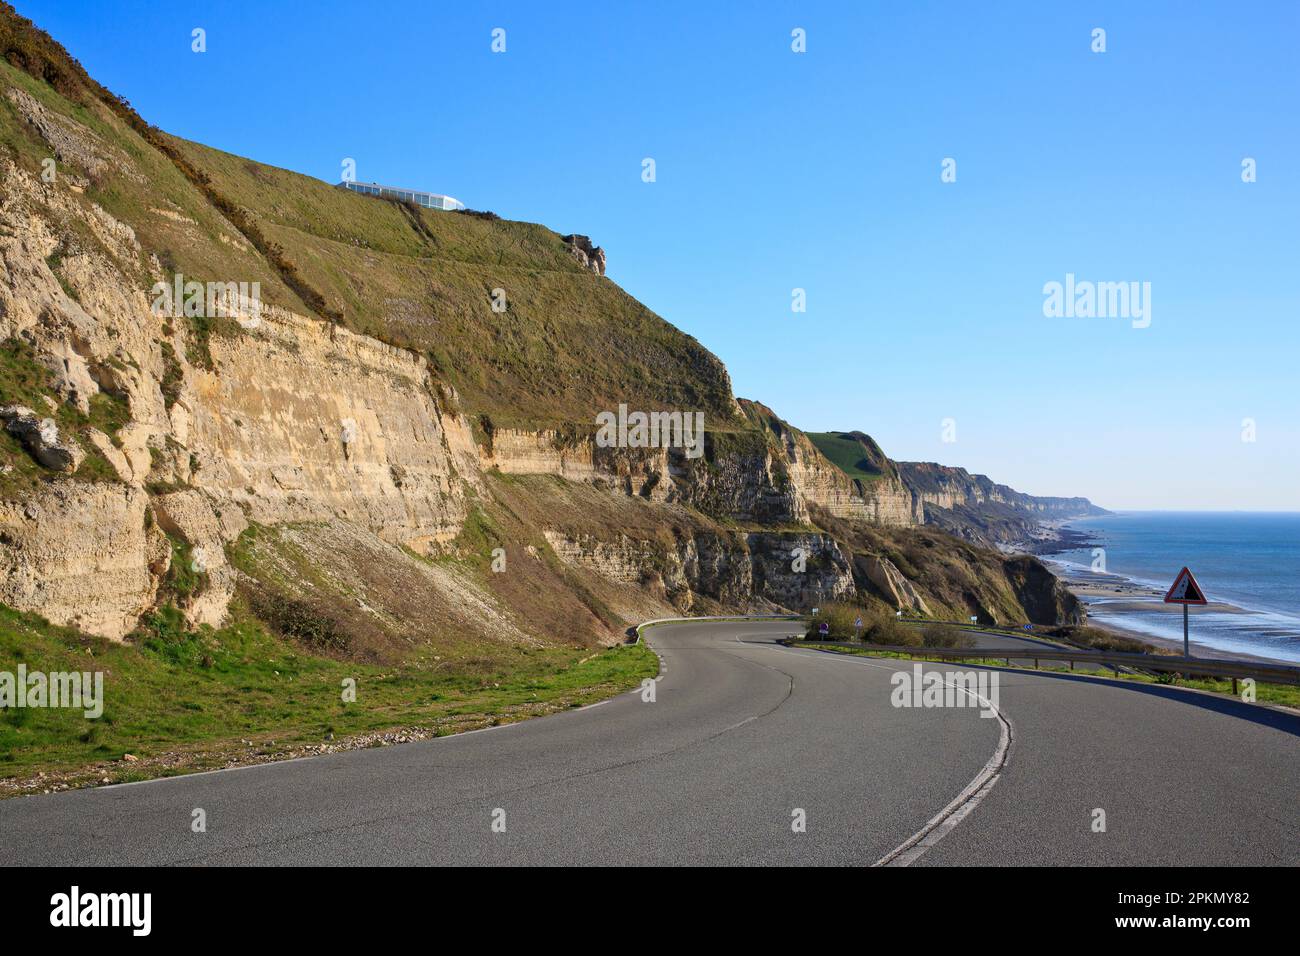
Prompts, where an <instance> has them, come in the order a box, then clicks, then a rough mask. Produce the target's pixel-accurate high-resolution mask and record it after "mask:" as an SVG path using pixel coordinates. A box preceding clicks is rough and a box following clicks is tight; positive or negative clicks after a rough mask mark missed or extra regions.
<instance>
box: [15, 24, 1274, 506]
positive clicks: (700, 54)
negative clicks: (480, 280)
mask: <svg viewBox="0 0 1300 956" xmlns="http://www.w3.org/2000/svg"><path fill="white" fill-rule="evenodd" d="M16 5H17V7H18V9H19V10H20V12H22V13H23V14H24V15H26V16H29V17H31V18H33V19H34V20H35V21H36V22H37V23H38V24H39V25H40V26H42V27H43V28H45V29H46V30H48V31H49V32H51V33H52V34H53V35H54V36H55V38H56V39H58V40H60V41H61V42H62V43H63V44H64V45H65V46H67V47H68V48H69V50H70V51H71V52H72V53H73V55H74V56H76V57H77V58H78V59H80V60H81V61H82V63H84V64H85V66H86V67H87V69H89V71H90V72H91V73H92V75H94V76H95V77H96V78H97V79H98V80H100V81H101V82H103V83H104V84H105V85H107V86H108V87H109V88H110V89H112V90H114V91H115V92H118V93H120V94H122V95H123V96H125V97H126V98H127V99H129V100H130V101H131V102H132V103H133V104H134V105H135V106H136V107H137V109H138V110H139V111H140V112H141V114H143V115H144V116H145V118H146V119H148V120H150V121H151V122H154V123H156V124H157V125H159V126H161V127H163V128H164V129H167V130H169V131H171V132H174V133H176V134H178V135H181V136H185V137H188V138H191V139H195V140H199V141H201V142H204V143H207V144H209V145H212V146H216V147H218V148H221V149H225V150H228V151H230V152H234V153H239V154H242V155H247V156H251V157H254V158H256V159H258V160H261V161H264V162H268V163H272V164H274V165H277V166H283V167H287V168H290V169H294V170H298V171H300V172H304V173H308V174H311V175H315V176H319V177H320V178H322V179H325V180H329V181H337V180H338V179H339V178H340V170H341V162H342V160H343V158H345V157H352V158H355V159H356V161H357V175H358V178H360V179H364V180H377V181H379V182H383V183H392V184H398V185H406V186H411V187H415V188H424V189H429V190H433V191H438V192H446V193H449V194H451V195H453V196H456V197H458V198H460V199H462V200H463V201H465V202H466V203H468V204H469V205H470V206H471V207H473V208H477V209H490V210H493V211H494V212H497V213H498V214H500V215H502V216H505V217H508V218H514V219H526V220H532V221H537V222H542V223H545V224H546V225H548V226H550V227H552V228H554V229H556V230H559V231H561V232H581V233H586V234H589V235H590V236H591V237H592V239H593V240H594V241H595V242H596V243H597V244H599V245H602V246H604V248H605V249H606V251H607V253H608V255H609V275H610V276H611V278H613V279H614V280H615V281H617V282H618V283H619V284H621V285H622V286H623V287H624V288H626V289H627V290H628V291H629V292H630V293H631V294H633V295H635V296H636V297H637V298H639V299H640V300H642V301H643V302H645V303H646V304H647V305H649V306H650V307H651V308H653V309H654V310H655V311H656V312H658V313H660V314H661V315H663V316H664V317H665V318H667V319H668V320H669V321H671V322H673V323H674V324H676V325H677V326H679V327H681V328H683V329H685V330H686V331H688V332H690V333H692V334H693V335H695V336H696V337H698V338H699V339H700V340H701V341H702V342H703V343H704V344H705V345H706V346H707V347H709V348H710V349H712V350H713V351H714V352H715V353H717V354H718V356H719V357H721V358H722V360H723V361H724V362H726V364H727V366H728V368H729V369H730V370H731V375H732V379H733V382H734V385H735V389H736V392H737V394H739V395H741V396H744V397H747V398H755V399H759V400H761V401H763V402H765V403H766V404H768V405H770V406H772V407H773V408H774V409H775V410H776V411H777V412H778V413H779V414H780V415H782V416H783V417H785V418H786V419H788V420H789V421H790V422H792V423H793V424H795V425H796V426H798V427H801V428H804V429H807V430H814V431H815V430H829V429H854V428H858V429H862V430H864V431H867V432H869V433H870V434H872V435H873V436H875V437H876V439H877V440H879V441H880V443H881V445H882V446H883V447H884V449H885V451H886V452H887V453H889V454H890V455H892V456H893V457H895V458H900V459H921V460H931V461H935V460H937V461H941V462H943V463H945V464H956V465H963V466H965V467H967V468H969V469H971V470H972V471H977V472H984V473H987V474H989V475H991V476H992V477H994V478H995V479H997V480H999V481H1004V482H1006V483H1008V484H1011V485H1013V486H1015V487H1017V488H1019V489H1021V490H1023V491H1028V492H1031V493H1035V494H1061V495H1074V494H1079V495H1087V496H1089V497H1091V498H1092V499H1093V500H1094V501H1096V502H1097V503H1099V504H1101V505H1103V506H1106V507H1111V508H1187V509H1200V508H1205V509H1225V510H1230V509H1250V510H1269V509H1272V510H1300V367H1298V360H1300V321H1298V320H1300V286H1298V282H1300V66H1298V65H1297V52H1296V51H1297V50H1298V49H1300V3H1297V2H1294V0H1272V2H1269V0H1265V2H1261V3H1253V4H1249V5H1243V4H1240V3H1236V2H1220V3H1206V2H1171V3H1157V2H1143V3H1132V2H1116V3H1064V2H1062V3H1057V2H1051V3H1047V2H1026V3H1019V2H999V3H980V4H976V3H963V2H955V0H954V2H947V3H925V2H898V3H876V2H865V0H854V2H843V3H829V2H827V3H809V2H800V3H763V2H746V3H739V2H734V3H728V2H722V3H716V4H702V3H698V2H684V3H665V2H660V0H656V2H654V3H636V4H633V3H624V2H613V3H605V4H566V5H557V4H549V3H548V4H542V3H527V2H515V3H463V4H450V3H436V4H435V3H429V2H427V0H426V2H412V3H375V4H372V5H368V4H364V3H355V2H353V3H333V2H312V3H301V4H296V3H289V2H284V3H275V4H272V3H234V2H228V3H167V2H161V3H149V4H138V3H127V2H120V3H111V2H105V0H16ZM196 27H199V28H202V29H204V30H205V31H206V41H207V52H206V53H202V54H198V53H194V52H192V50H191V31H192V30H193V29H194V28H196ZM494 28H502V29H504V30H505V31H506V33H505V39H506V50H505V52H504V53H493V52H492V49H491V45H492V31H493V29H494ZM795 28H801V29H803V30H804V31H806V52H804V53H796V52H794V51H793V50H792V49H791V46H792V42H793V41H792V37H791V31H792V30H794V29H795ZM1095 28H1102V29H1104V30H1105V31H1106V36H1105V44H1106V50H1105V52H1104V53H1097V52H1093V51H1092V46H1093V44H1094V40H1093V30H1094V29H1095ZM647 157H649V158H653V159H654V160H655V165H656V169H655V172H656V181H655V182H653V183H647V182H643V181H642V168H643V167H642V161H643V160H644V159H645V158H647ZM947 158H951V159H953V160H955V161H956V181H955V182H950V183H945V182H942V181H941V172H942V164H943V161H944V160H945V159H947ZM1246 158H1252V159H1254V160H1255V163H1256V167H1255V168H1256V177H1257V181H1256V182H1253V183H1244V182H1243V181H1242V162H1243V160H1244V159H1246ZM1067 273H1073V274H1074V275H1075V276H1076V277H1077V278H1078V279H1079V280H1081V281H1082V280H1091V281H1098V282H1102V281H1104V282H1120V281H1125V282H1128V281H1136V282H1139V283H1141V282H1149V283H1151V294H1150V307H1151V308H1150V320H1151V321H1150V325H1149V327H1146V328H1134V327H1133V324H1134V323H1133V321H1131V320H1130V319H1128V318H1098V317H1093V318H1084V317H1068V318H1067V317H1047V316H1045V315H1044V309H1043V303H1044V293H1043V287H1044V285H1045V284H1046V283H1049V282H1052V281H1057V282H1061V283H1064V282H1065V277H1066V274H1067ZM795 288H802V289H804V290H806V296H807V311H806V312H804V313H795V312H793V311H792V308H791V304H792V290H793V289H795ZM946 419H950V420H952V421H951V425H952V426H953V427H950V428H949V429H948V437H953V435H954V431H955V438H956V441H953V442H945V441H944V440H943V438H944V427H943V425H944V421H945V420H946ZM1246 419H1250V420H1251V421H1252V422H1253V424H1254V438H1255V440H1254V441H1243V433H1244V432H1246V433H1247V437H1249V433H1248V429H1249V426H1248V425H1246V424H1245V420H1246Z"/></svg>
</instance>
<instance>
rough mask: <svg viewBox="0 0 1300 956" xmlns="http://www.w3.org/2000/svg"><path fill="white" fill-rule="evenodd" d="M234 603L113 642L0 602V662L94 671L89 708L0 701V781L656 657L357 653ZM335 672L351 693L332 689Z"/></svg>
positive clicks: (89, 771) (159, 755) (458, 703)
mask: <svg viewBox="0 0 1300 956" xmlns="http://www.w3.org/2000/svg"><path fill="white" fill-rule="evenodd" d="M232 611H233V614H232V619H231V623H230V624H229V625H228V626H226V627H223V628H221V629H220V630H213V629H203V630H200V631H198V632H190V633H185V632H183V631H177V630H176V629H167V628H154V629H151V630H148V631H146V632H144V633H142V634H141V635H140V636H139V637H138V638H136V639H135V640H133V641H131V642H128V643H125V644H116V643H113V642H110V641H106V640H102V639H99V638H93V637H88V636H86V635H84V634H81V633H80V632H78V631H75V630H72V629H70V628H62V627H56V626H54V625H51V624H49V623H48V622H46V621H45V620H43V619H42V618H40V617H38V616H37V615H34V614H24V613H20V612H18V611H15V610H13V609H11V608H8V607H6V606H4V605H0V672H5V671H7V672H9V673H11V674H16V673H17V669H18V665H19V664H25V665H26V668H27V671H28V672H29V673H30V672H33V671H44V672H51V671H74V670H75V671H92V672H94V671H102V672H103V674H104V708H103V714H102V716H100V717H99V718H97V719H87V718H86V717H85V716H84V714H83V712H82V710H80V709H71V708H30V707H26V708H18V707H7V708H5V709H4V710H0V796H12V795H14V794H18V793H30V792H42V791H47V790H62V789H71V788H76V787H81V786H93V785H98V784H102V783H105V782H108V783H122V782H126V781H130V780H140V779H147V778H150V777H158V776H173V775H176V774H182V773H190V772H194V771H198V770H210V769H215V768H219V767H228V766H237V765H241V764H248V763H258V762H267V761H271V760H282V759H287V758H291V757H297V756H304V755H307V754H310V753H321V752H327V753H328V752H334V751H338V750H347V749H356V748H358V747H367V746H376V745H383V744H387V743H394V742H404V741H406V740H412V739H421V738H425V737H435V736H444V735H446V734H450V733H457V732H460V731H464V730H471V729H477V728H479V727H485V726H492V725H496V724H502V723H510V722H513V721H516V720H522V719H524V718H527V717H533V716H540V715H543V714H548V713H554V712H556V711H559V710H564V709H567V708H572V707H579V706H582V705H584V704H589V703H593V702H595V701H598V700H602V699H604V698H607V697H610V696H613V695H614V694H617V693H620V692H622V691H624V690H627V689H629V688H632V687H635V686H636V685H637V684H638V683H639V682H640V681H641V679H642V678H644V677H652V676H654V675H655V674H656V673H657V672H658V660H657V659H656V657H655V655H654V653H653V652H651V651H650V650H649V649H648V648H645V647H632V646H617V647H612V648H605V649H597V650H593V649H590V648H587V649H583V648H572V647H505V648H502V649H501V651H500V652H499V653H497V654H495V655H494V656H492V657H491V658H478V659H473V660H460V661H457V662H455V663H453V662H451V661H448V660H443V659H441V658H440V657H439V656H436V655H434V654H433V653H432V652H431V651H430V652H428V653H419V654H415V655H413V656H412V657H411V658H410V659H409V660H406V661H404V662H403V663H402V664H401V665H393V664H388V665H385V666H378V665H372V664H361V663H357V662H353V661H346V660H336V659H332V658H328V657H324V656H319V655H315V654H312V653H310V652H308V651H306V650H304V649H303V648H302V647H300V646H298V645H296V644H293V643H291V642H288V641H285V640H282V639H280V638H277V637H275V636H273V635H271V634H269V633H267V631H266V630H265V629H264V628H263V627H262V626H261V625H260V623H259V622H257V621H256V620H255V619H254V618H253V617H252V616H251V615H250V614H249V613H248V612H247V610H246V609H243V608H241V607H239V606H238V605H236V606H232ZM346 680H355V682H356V701H355V702H345V701H344V700H343V696H344V695H343V689H344V682H345V681H346ZM128 755H129V756H128Z"/></svg>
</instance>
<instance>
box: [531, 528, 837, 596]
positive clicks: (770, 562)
mask: <svg viewBox="0 0 1300 956" xmlns="http://www.w3.org/2000/svg"><path fill="white" fill-rule="evenodd" d="M545 536H546V540H547V543H548V544H550V546H551V548H552V549H553V550H554V551H555V553H556V554H557V555H558V556H559V557H560V559H561V560H563V561H564V562H566V563H567V564H570V565H572V566H575V567H581V568H583V569H585V570H588V571H592V572H594V573H596V574H598V575H600V576H601V577H602V578H604V579H605V580H607V581H609V582H611V583H614V584H622V585H636V586H639V587H647V588H650V589H651V590H652V591H658V592H659V593H661V594H662V595H663V596H664V598H665V599H666V600H668V601H669V602H671V603H672V604H673V605H674V606H675V607H676V608H677V609H678V610H679V611H681V612H682V613H687V612H690V611H693V610H696V609H697V600H698V598H701V597H703V598H707V599H709V600H711V601H714V602H716V603H717V604H719V605H722V606H727V607H739V608H744V609H747V610H770V609H781V608H801V607H806V606H811V605H813V604H817V603H822V602H828V601H834V600H844V599H846V598H849V597H851V596H852V595H853V593H854V590H855V587H854V583H853V575H852V569H851V567H850V564H849V560H848V557H847V555H845V553H844V552H843V551H842V550H841V548H840V546H839V544H838V543H837V542H836V541H834V540H833V539H832V538H830V536H828V535H824V534H818V533H802V532H751V533H743V532H732V533H712V532H709V533H696V534H693V535H690V536H688V537H684V538H681V539H679V540H678V541H676V542H675V543H674V544H672V545H665V544H664V543H663V542H661V541H647V540H635V539H632V538H629V537H627V536H625V535H621V534H620V535H618V536H616V537H615V538H614V539H613V540H605V539H600V538H596V537H593V536H590V535H584V536H580V537H577V538H574V537H571V536H569V535H567V534H565V533H563V532H559V531H554V530H547V531H546V532H545Z"/></svg>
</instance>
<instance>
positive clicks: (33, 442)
mask: <svg viewBox="0 0 1300 956" xmlns="http://www.w3.org/2000/svg"><path fill="white" fill-rule="evenodd" d="M0 420H3V421H4V423H5V431H7V432H9V434H11V435H13V436H14V437H15V438H17V439H18V440H19V441H20V442H22V443H23V447H25V448H26V449H27V452H28V454H30V455H31V456H32V457H33V458H34V459H36V461H37V462H38V463H39V464H41V465H43V466H44V467H46V468H49V469H51V470H53V471H61V472H66V473H71V472H74V471H76V470H77V468H78V467H80V465H81V462H82V461H83V460H84V459H85V457H86V453H85V452H84V451H82V450H81V448H80V446H78V445H77V444H75V443H73V442H61V441H59V426H58V425H57V424H55V422H54V419H52V418H37V417H36V413H35V412H33V411H32V410H31V409H30V408H27V407H26V406H24V405H6V406H5V407H4V408H0Z"/></svg>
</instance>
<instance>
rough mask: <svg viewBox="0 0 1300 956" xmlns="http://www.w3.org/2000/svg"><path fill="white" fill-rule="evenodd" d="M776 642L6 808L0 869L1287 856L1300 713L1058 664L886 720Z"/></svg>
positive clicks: (837, 674) (715, 631) (837, 667)
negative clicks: (279, 753) (485, 716)
mask: <svg viewBox="0 0 1300 956" xmlns="http://www.w3.org/2000/svg"><path fill="white" fill-rule="evenodd" d="M792 627H793V626H792V625H791V624H789V623H783V622H780V623H779V622H753V621H751V622H743V623H736V622H730V623H702V622H691V623H681V624H668V625H661V626H658V627H655V628H652V629H649V630H647V631H646V635H647V638H648V639H649V641H650V644H651V646H652V647H653V648H654V649H655V650H656V652H658V653H659V654H660V656H661V658H662V660H663V672H662V674H661V675H660V679H659V681H658V682H657V683H656V685H655V691H656V693H655V698H656V699H655V700H654V701H653V702H645V701H643V700H642V695H641V693H640V692H634V693H628V694H624V695H622V696H620V697H617V698H615V699H613V700H610V701H607V702H605V703H603V704H599V705H596V706H594V707H590V708H586V709H583V710H577V711H571V712H568V713H564V714H559V715H556V716H553V717H547V718H542V719H538V720H531V721H526V722H524V723H520V724H513V725H509V726H506V727H501V728H496V729H492V730H488V731H480V732H476V733H471V734H463V735H460V736H455V737H444V738H440V739H437V740H429V741H424V742H419V743H412V744H404V745H401V746H396V747H388V748H382V749H374V750H364V751H353V752H348V753H342V754H335V755H331V756H324V757H316V758H309V759H305V760H298V761H291V762H286V763H280V764H269V765H262V766H257V767H250V768H247V769H243V770H236V771H224V772H218V773H210V774H203V775H196V776H189V777H178V778H172V779H168V780H160V781H154V782H150V783H144V784H128V785H122V786H115V787H104V788H100V789H93V790H81V791H75V792H71V793H64V794H54V795H50V796H38V797H25V798H17V799H12V800H6V801H3V802H0V864H2V865H5V866H11V865H22V864H65V865H86V864H215V865H223V864H285V863H297V864H350V863H364V864H434V863H436V864H495V863H511V864H543V863H544V864H636V863H661V864H704V863H711V864H767V863H794V864H802V863H823V864H873V863H876V862H878V861H881V860H882V859H889V860H890V861H891V862H892V863H894V864H904V863H910V864H914V865H941V864H1026V863H1027V864H1049V863H1077V864H1121V865H1123V864H1215V865H1220V864H1290V865H1295V864H1297V863H1300V807H1298V805H1297V802H1296V800H1295V788H1296V783H1297V780H1300V717H1295V716H1291V715H1289V714H1283V713H1279V712H1276V711H1271V710H1268V709H1265V708H1259V707H1253V706H1250V705H1246V704H1240V703H1237V702H1234V701H1230V700H1228V701H1225V700H1220V699H1214V698H1209V697H1205V696H1200V695H1194V694H1187V693H1184V692H1180V691H1176V690H1170V689H1167V688H1159V687H1150V686H1146V687H1128V686H1116V685H1113V684H1110V683H1108V682H1105V681H1099V680H1094V679H1089V678H1081V677H1073V676H1070V675H1067V674H1059V673H1058V674H1049V673H1028V674H1026V673H1010V672H997V673H998V677H999V688H998V690H999V694H998V709H999V712H1000V714H1001V716H1000V717H988V718H985V717H981V716H980V715H979V714H980V711H979V709H978V708H976V707H974V706H972V707H961V708H957V707H946V708H916V709H910V708H899V707H894V706H892V705H891V700H890V698H891V691H892V689H893V688H892V684H891V676H892V675H893V674H894V673H895V672H896V671H899V670H906V671H909V672H910V671H911V668H912V665H911V664H910V663H905V662H896V661H883V660H873V659H867V658H861V657H844V656H839V655H833V654H826V653H821V652H817V651H810V650H793V649H790V648H786V647H783V646H781V645H779V644H778V643H776V639H777V638H778V637H780V636H783V635H787V634H789V633H792ZM925 668H926V670H945V671H946V670H950V669H951V668H950V667H949V666H948V665H943V666H940V665H925ZM986 673H994V672H993V671H987V672H986ZM971 703H972V704H973V703H974V702H973V701H972V702H971ZM195 808H202V809H204V810H205V811H206V814H207V832H206V833H194V832H192V831H191V827H190V823H191V813H192V811H193V810H194V809H195ZM1094 808H1101V809H1104V810H1105V812H1106V832H1104V833H1095V832H1093V831H1092V828H1091V823H1092V819H1093V816H1092V811H1093V809H1094ZM496 810H502V811H504V823H505V832H494V830H493V827H492V823H493V818H494V811H496ZM796 810H802V811H803V812H804V814H805V815H806V832H794V830H793V828H792V821H793V820H794V819H795V816H794V812H795V811H796ZM945 811H948V812H947V815H946V816H944V813H945ZM497 819H498V820H500V819H501V816H500V814H498V815H497Z"/></svg>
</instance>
